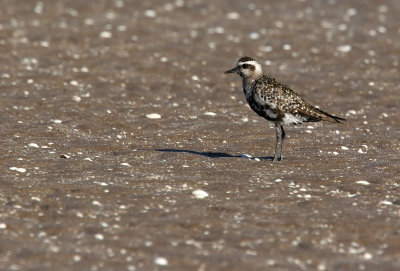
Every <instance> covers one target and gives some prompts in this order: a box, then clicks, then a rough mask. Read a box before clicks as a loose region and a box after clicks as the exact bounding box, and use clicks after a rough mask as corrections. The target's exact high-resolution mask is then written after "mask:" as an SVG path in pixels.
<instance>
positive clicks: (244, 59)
mask: <svg viewBox="0 0 400 271" xmlns="http://www.w3.org/2000/svg"><path fill="white" fill-rule="evenodd" d="M246 61H255V59H254V58H252V57H248V56H244V57H241V58H240V59H239V61H238V62H246Z"/></svg>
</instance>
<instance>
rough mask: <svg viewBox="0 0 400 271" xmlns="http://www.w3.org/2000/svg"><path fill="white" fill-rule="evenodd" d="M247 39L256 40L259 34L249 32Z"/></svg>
mask: <svg viewBox="0 0 400 271" xmlns="http://www.w3.org/2000/svg"><path fill="white" fill-rule="evenodd" d="M249 37H250V39H252V40H256V39H258V38H259V37H260V34H258V33H257V32H251V33H250V35H249Z"/></svg>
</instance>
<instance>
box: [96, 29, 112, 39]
mask: <svg viewBox="0 0 400 271" xmlns="http://www.w3.org/2000/svg"><path fill="white" fill-rule="evenodd" d="M99 36H100V38H103V39H109V38H112V33H111V32H110V31H103V32H101V33H100V35H99Z"/></svg>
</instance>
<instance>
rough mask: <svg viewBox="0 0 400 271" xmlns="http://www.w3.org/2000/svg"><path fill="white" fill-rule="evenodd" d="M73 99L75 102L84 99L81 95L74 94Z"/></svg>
mask: <svg viewBox="0 0 400 271" xmlns="http://www.w3.org/2000/svg"><path fill="white" fill-rule="evenodd" d="M72 100H73V101H74V102H77V103H79V102H80V101H81V100H82V98H81V97H79V96H77V95H74V96H72Z"/></svg>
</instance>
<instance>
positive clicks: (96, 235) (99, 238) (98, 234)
mask: <svg viewBox="0 0 400 271" xmlns="http://www.w3.org/2000/svg"><path fill="white" fill-rule="evenodd" d="M94 238H96V239H97V240H104V235H102V234H101V233H97V234H95V235H94Z"/></svg>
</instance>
